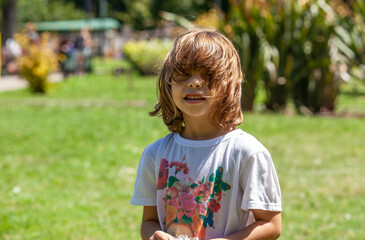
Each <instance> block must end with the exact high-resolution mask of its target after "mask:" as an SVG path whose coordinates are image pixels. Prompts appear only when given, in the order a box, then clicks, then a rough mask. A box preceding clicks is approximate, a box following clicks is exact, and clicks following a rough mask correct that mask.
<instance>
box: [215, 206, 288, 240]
mask: <svg viewBox="0 0 365 240" xmlns="http://www.w3.org/2000/svg"><path fill="white" fill-rule="evenodd" d="M251 211H252V213H253V215H254V217H255V222H254V223H252V224H250V225H248V226H247V227H245V228H243V229H242V230H241V231H238V232H236V233H234V234H232V235H229V236H226V237H223V238H216V239H214V240H223V239H225V240H244V239H245V240H246V239H247V240H248V239H250V240H258V239H270V240H271V239H277V238H279V236H280V234H281V213H280V212H271V211H264V210H254V209H252V210H251ZM212 240H213V239H212Z"/></svg>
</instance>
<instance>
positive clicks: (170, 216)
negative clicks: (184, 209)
mask: <svg viewBox="0 0 365 240" xmlns="http://www.w3.org/2000/svg"><path fill="white" fill-rule="evenodd" d="M176 216H177V210H176V208H175V207H173V206H171V205H167V206H166V225H169V223H170V222H171V221H173V220H175V218H176Z"/></svg>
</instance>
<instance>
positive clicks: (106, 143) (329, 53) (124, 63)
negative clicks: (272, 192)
mask: <svg viewBox="0 0 365 240" xmlns="http://www.w3.org/2000/svg"><path fill="white" fill-rule="evenodd" d="M0 6H1V10H2V11H1V17H2V18H1V19H2V20H1V25H0V26H1V37H2V48H1V50H2V51H1V53H2V58H1V59H2V64H1V65H2V71H1V74H2V76H1V79H0V83H1V81H2V80H3V81H4V79H6V78H7V77H9V76H12V77H17V78H18V79H19V81H23V82H25V83H26V84H25V85H26V86H28V87H27V88H24V89H19V90H15V91H4V92H0V239H12V240H13V239H139V227H140V222H141V211H142V208H141V207H136V206H131V205H129V200H130V198H131V196H132V193H133V184H134V180H135V177H136V169H137V166H138V161H139V157H140V155H141V153H142V151H143V149H144V147H145V146H147V145H148V144H150V143H152V142H153V141H155V140H156V139H158V138H161V137H163V136H165V135H166V134H167V133H168V131H167V129H166V127H165V126H164V125H163V123H162V121H161V119H158V118H151V117H148V111H151V110H152V109H153V107H154V104H155V103H156V96H155V86H156V80H157V74H158V69H159V66H160V64H161V61H162V60H163V58H164V56H165V55H166V53H167V51H168V49H169V48H170V47H171V44H172V42H173V39H174V38H175V37H176V36H177V35H178V34H180V33H182V32H184V31H185V30H186V29H188V28H191V27H192V26H198V27H212V28H216V29H218V30H219V31H221V32H222V33H224V34H225V35H226V36H228V37H229V38H230V39H231V40H232V42H233V43H234V44H235V46H236V48H237V49H238V51H239V53H240V56H241V60H242V65H243V70H244V72H245V74H246V83H245V84H244V95H243V102H242V106H243V110H244V121H243V123H242V124H241V126H240V128H242V129H243V130H245V131H247V132H249V133H251V134H253V135H254V136H256V137H257V138H258V139H259V140H260V141H261V142H262V143H263V144H264V145H265V146H266V147H267V148H268V149H269V151H270V152H271V154H272V157H273V159H274V163H275V165H276V169H277V172H278V175H279V179H280V183H281V187H282V195H283V232H282V236H281V238H280V239H290V240H291V239H365V237H364V230H363V229H365V214H364V213H363V209H364V208H365V203H364V201H363V199H364V197H365V191H364V187H363V183H364V182H365V177H364V174H363V172H364V170H365V163H364V152H365V151H364V143H365V140H364V136H365V124H364V116H365V82H364V79H365V78H364V72H365V67H364V66H365V65H364V59H365V53H364V49H365V24H364V23H365V21H364V14H365V1H363V0H353V1H342V0H337V1H335V0H333V1H324V0H322V1H321V0H313V1H309V0H302V1H279V0H277V1H273V0H267V1H265V0H247V1H238V0H236V1H235V0H231V1H225V0H220V1H208V0H191V1H182V2H181V1H177V0H169V1H161V0H141V1H132V0H129V1H127V0H125V1H122V0H119V1H118V0H108V1H107V0H99V1H93V0H80V1H76V0H32V1H26V0H2V1H1V2H0ZM65 20H72V21H73V22H65ZM80 20H82V21H80ZM60 21H62V22H60ZM93 21H97V22H98V23H100V22H102V23H105V25H103V26H100V25H96V26H95V25H93V24H92V22H93ZM105 21H106V22H108V24H109V23H110V24H111V25H108V24H107V23H106V22H105ZM50 23H51V24H50ZM56 23H62V24H61V26H65V25H67V26H68V28H64V29H60V27H59V25H57V24H56ZM70 23H71V24H70ZM42 27H43V30H42ZM85 29H86V30H87V31H86V33H85V32H82V31H83V30H84V31H85ZM83 34H84V35H83ZM8 39H11V40H10V41H7V40H8ZM80 39H81V40H82V42H81V44H80ZM13 40H14V41H15V42H16V44H18V49H19V47H20V49H21V51H20V53H19V51H18V52H16V51H15V55H14V52H12V51H9V49H10V47H9V46H14V41H13ZM63 40H67V41H66V43H67V44H66V45H62V44H61V43H65V41H63ZM90 40H91V41H90ZM77 41H79V42H77ZM7 43H8V45H7ZM11 44H13V45H11ZM16 44H15V45H16ZM78 44H80V45H78ZM62 46H66V47H65V48H62ZM66 50H67V51H66ZM53 74H58V75H61V76H62V78H61V81H57V82H54V81H52V78H51V77H50V76H52V75H53ZM23 86H24V85H23Z"/></svg>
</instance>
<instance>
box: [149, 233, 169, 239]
mask: <svg viewBox="0 0 365 240" xmlns="http://www.w3.org/2000/svg"><path fill="white" fill-rule="evenodd" d="M150 240H174V237H173V236H171V235H170V234H168V233H165V232H163V231H156V232H155V233H154V234H153V236H152V237H151V238H150Z"/></svg>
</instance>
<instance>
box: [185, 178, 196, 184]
mask: <svg viewBox="0 0 365 240" xmlns="http://www.w3.org/2000/svg"><path fill="white" fill-rule="evenodd" d="M193 183H194V181H193V179H191V177H188V178H185V179H184V184H185V186H190V185H192V184H193Z"/></svg>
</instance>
